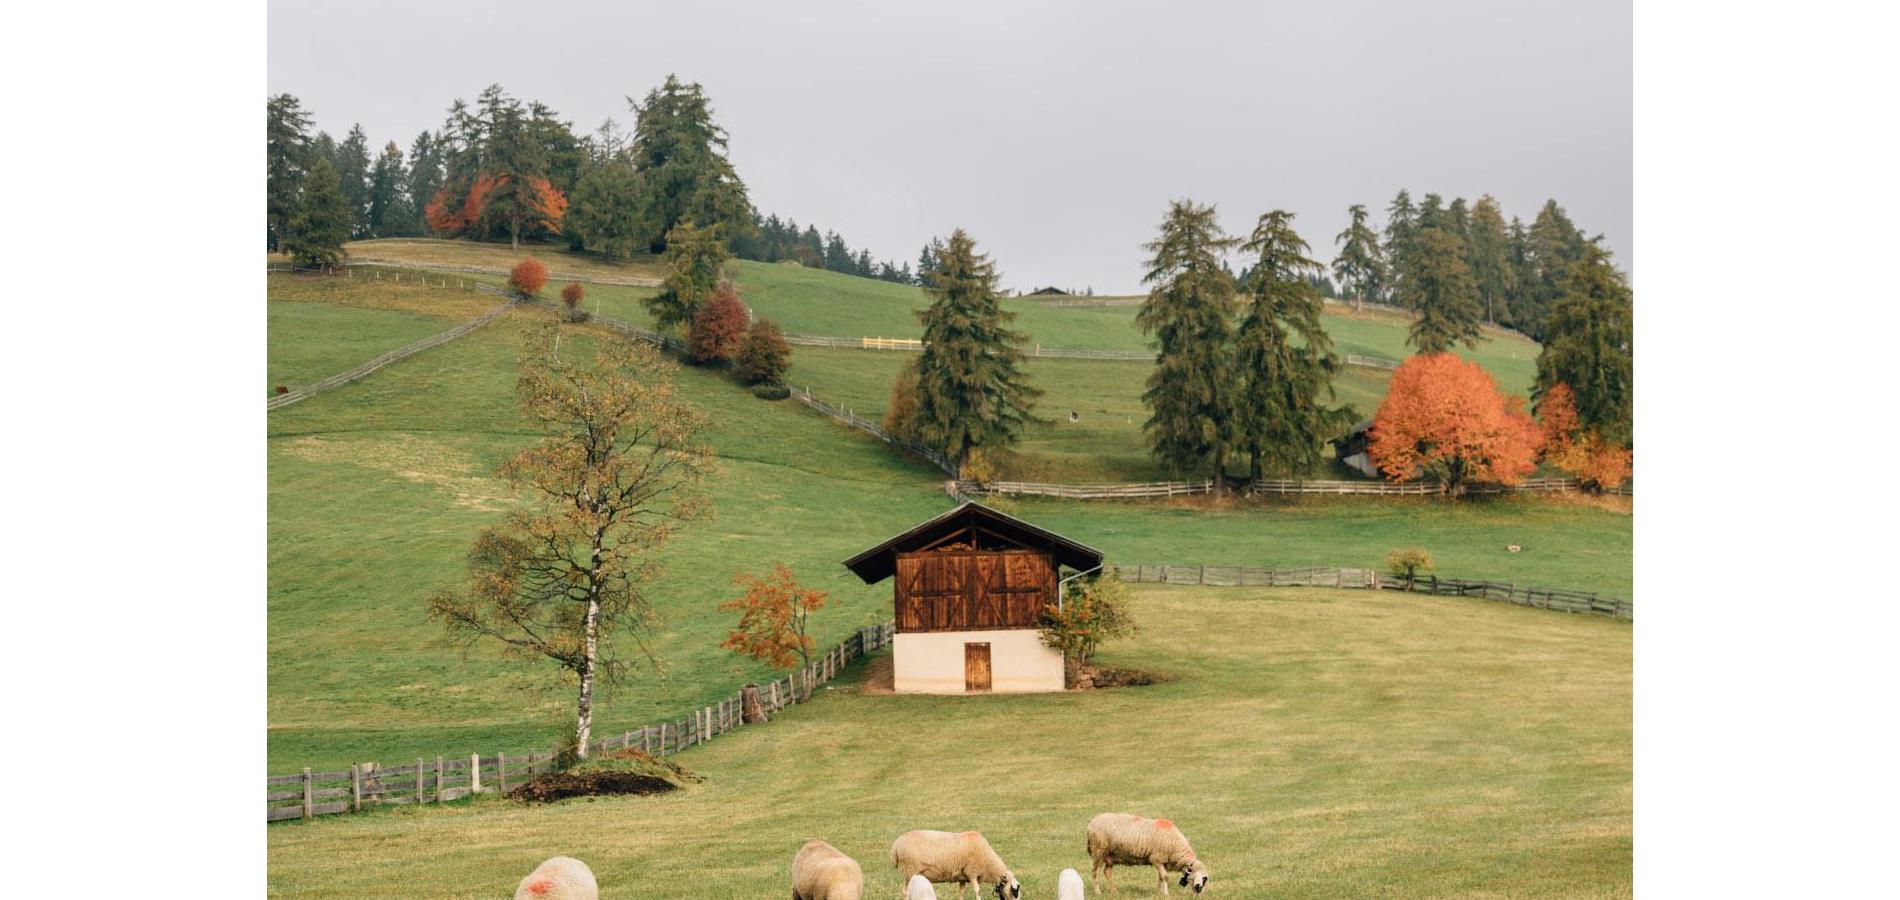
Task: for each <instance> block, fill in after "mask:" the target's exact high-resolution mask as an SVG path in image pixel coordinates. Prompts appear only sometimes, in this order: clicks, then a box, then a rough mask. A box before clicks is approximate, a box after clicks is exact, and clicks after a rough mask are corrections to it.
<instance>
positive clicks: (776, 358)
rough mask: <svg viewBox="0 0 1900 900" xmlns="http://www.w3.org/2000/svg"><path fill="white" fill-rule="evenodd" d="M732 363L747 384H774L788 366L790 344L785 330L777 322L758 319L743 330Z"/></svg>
mask: <svg viewBox="0 0 1900 900" xmlns="http://www.w3.org/2000/svg"><path fill="white" fill-rule="evenodd" d="M733 365H734V366H735V367H736V368H737V370H738V374H739V378H740V379H741V380H743V381H744V382H745V383H747V384H758V385H767V384H777V383H778V382H779V381H780V380H782V379H784V377H785V370H787V369H789V368H791V366H792V345H791V344H788V343H786V342H785V332H784V331H782V330H781V329H780V328H779V327H778V323H777V322H774V321H772V320H771V319H760V320H758V321H757V322H754V323H752V330H751V331H749V332H746V336H745V343H744V344H741V345H740V346H739V356H738V357H737V358H736V359H734V360H733Z"/></svg>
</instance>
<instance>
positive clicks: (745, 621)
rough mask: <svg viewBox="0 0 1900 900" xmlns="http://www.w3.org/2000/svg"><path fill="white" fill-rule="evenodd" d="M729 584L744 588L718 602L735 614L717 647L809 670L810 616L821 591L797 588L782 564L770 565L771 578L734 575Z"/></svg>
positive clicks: (821, 598) (783, 666) (819, 601)
mask: <svg viewBox="0 0 1900 900" xmlns="http://www.w3.org/2000/svg"><path fill="white" fill-rule="evenodd" d="M732 583H733V584H736V585H739V586H741V587H743V588H745V593H743V594H741V595H740V596H739V597H737V598H735V599H732V600H728V601H726V602H724V603H721V604H719V608H720V609H722V610H725V611H727V612H736V613H738V614H739V621H738V623H737V624H735V625H734V626H733V627H732V630H731V631H730V632H727V633H726V638H725V640H723V641H720V643H719V646H720V648H721V649H724V650H731V651H732V652H734V653H737V654H739V655H741V656H747V657H750V658H752V659H755V660H758V661H759V662H762V663H764V664H766V665H768V666H771V667H772V668H775V669H790V668H792V667H794V666H799V665H803V666H806V667H809V666H810V665H811V651H812V646H813V642H812V637H811V634H810V631H809V624H810V621H811V614H812V613H815V612H817V611H818V610H821V609H823V608H824V607H825V596H826V595H825V592H824V591H821V590H818V589H816V588H806V587H800V586H799V584H798V579H797V578H795V577H793V576H792V570H791V569H789V568H787V567H786V566H785V564H784V563H779V564H777V565H774V566H773V567H772V572H771V574H769V575H766V576H763V577H761V576H758V575H752V574H749V573H746V572H740V573H737V574H735V575H733V576H732ZM801 680H802V679H801ZM806 689H807V690H809V689H810V686H809V685H806Z"/></svg>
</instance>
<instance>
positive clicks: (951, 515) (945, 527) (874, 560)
mask: <svg viewBox="0 0 1900 900" xmlns="http://www.w3.org/2000/svg"><path fill="white" fill-rule="evenodd" d="M958 540H967V541H969V542H971V543H972V544H975V545H976V547H977V548H978V549H983V550H1003V549H1024V550H1040V551H1043V552H1045V553H1048V554H1049V555H1050V556H1051V558H1053V559H1054V561H1055V563H1056V565H1057V566H1068V567H1069V568H1072V569H1076V570H1078V571H1086V570H1088V569H1093V568H1095V567H1096V566H1099V565H1101V564H1102V551H1100V550H1097V549H1095V548H1093V547H1089V546H1087V545H1084V544H1079V543H1076V542H1075V541H1072V540H1069V539H1068V538H1066V537H1063V536H1062V535H1059V534H1056V533H1055V532H1053V531H1049V530H1046V529H1043V528H1038V527H1036V526H1034V525H1031V524H1029V523H1028V522H1025V521H1023V520H1021V519H1018V518H1016V517H1015V516H1010V515H1005V514H1003V513H1000V512H997V511H996V510H993V509H991V508H989V507H987V506H984V505H983V504H981V503H977V502H975V501H970V502H966V503H964V504H963V505H962V506H959V507H957V508H956V509H953V510H950V511H949V512H946V513H944V514H943V515H940V516H937V517H936V518H934V519H931V520H930V521H927V522H924V523H922V524H920V525H918V526H916V527H914V528H912V529H910V530H909V531H906V532H904V533H903V534H900V535H897V536H896V537H893V538H891V539H889V540H887V541H885V542H883V543H881V544H878V545H877V546H875V547H872V548H870V549H869V550H866V551H864V552H862V553H859V554H858V555H856V556H853V557H851V558H850V559H847V560H845V561H844V565H845V568H848V569H850V570H851V571H852V572H853V573H855V574H856V575H857V576H858V577H859V578H862V579H864V583H865V584H876V583H878V582H880V581H883V580H884V579H886V578H889V577H891V575H892V574H894V573H895V572H896V571H897V555H898V554H899V553H916V552H918V551H922V550H930V549H932V548H935V547H939V546H942V545H944V544H948V543H951V542H953V541H958Z"/></svg>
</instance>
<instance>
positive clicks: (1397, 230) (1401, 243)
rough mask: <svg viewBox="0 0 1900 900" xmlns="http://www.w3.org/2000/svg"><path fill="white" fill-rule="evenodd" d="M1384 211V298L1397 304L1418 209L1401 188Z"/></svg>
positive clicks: (1407, 263)
mask: <svg viewBox="0 0 1900 900" xmlns="http://www.w3.org/2000/svg"><path fill="white" fill-rule="evenodd" d="M1385 212H1386V220H1385V271H1386V283H1385V293H1386V302H1388V303H1392V304H1395V305H1396V304H1398V303H1399V302H1400V301H1399V295H1400V294H1401V293H1402V291H1403V285H1404V281H1405V273H1406V271H1407V270H1408V268H1409V266H1410V262H1409V256H1410V254H1411V250H1412V232H1414V231H1416V230H1417V228H1418V210H1417V209H1415V208H1413V206H1412V195H1411V194H1410V193H1408V192H1407V191H1405V190H1404V189H1400V191H1399V193H1398V196H1396V197H1393V198H1392V202H1391V204H1389V205H1387V206H1386V208H1385Z"/></svg>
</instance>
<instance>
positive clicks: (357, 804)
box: [350, 763, 363, 812]
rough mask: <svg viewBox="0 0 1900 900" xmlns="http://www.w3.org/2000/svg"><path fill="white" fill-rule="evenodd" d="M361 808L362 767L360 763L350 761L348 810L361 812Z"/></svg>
mask: <svg viewBox="0 0 1900 900" xmlns="http://www.w3.org/2000/svg"><path fill="white" fill-rule="evenodd" d="M362 810H363V767H362V766H361V765H360V764H356V763H352V764H351V765H350V812H362Z"/></svg>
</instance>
